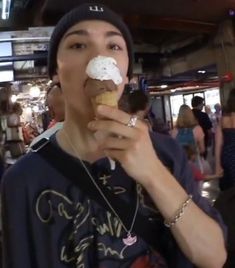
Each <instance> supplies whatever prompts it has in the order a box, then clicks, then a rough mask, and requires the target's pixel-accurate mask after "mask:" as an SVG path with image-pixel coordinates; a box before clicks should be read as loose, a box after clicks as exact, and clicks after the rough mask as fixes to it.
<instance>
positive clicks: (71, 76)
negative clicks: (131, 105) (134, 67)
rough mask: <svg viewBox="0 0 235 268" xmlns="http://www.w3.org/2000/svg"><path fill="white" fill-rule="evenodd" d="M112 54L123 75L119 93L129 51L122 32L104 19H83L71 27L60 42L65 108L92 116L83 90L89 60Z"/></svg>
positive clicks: (124, 80) (59, 72)
mask: <svg viewBox="0 0 235 268" xmlns="http://www.w3.org/2000/svg"><path fill="white" fill-rule="evenodd" d="M98 55H102V56H108V57H113V58H114V59H115V60H116V61H117V66H118V68H119V69H120V72H121V75H122V77H123V82H122V84H120V85H118V95H119V97H120V96H121V94H122V91H123V89H124V84H125V83H127V81H128V79H127V69H128V64H129V60H128V51H127V47H126V43H125V40H124V38H123V37H122V35H121V33H120V31H119V30H118V29H117V28H116V27H115V26H113V25H112V24H109V23H107V22H104V21H95V20H93V21H83V22H80V23H77V24H76V25H74V26H73V27H71V28H70V29H69V30H68V31H67V32H66V33H65V35H64V37H63V39H62V40H61V42H60V45H59V49H58V54H57V66H58V67H57V74H58V75H57V77H58V80H59V82H60V84H61V88H62V89H63V92H64V98H65V103H66V109H68V110H70V111H73V112H75V113H79V114H80V115H82V116H88V117H91V116H92V117H93V110H92V106H91V102H90V99H89V98H88V96H87V95H86V93H85V91H84V87H85V84H86V80H87V79H88V76H87V74H86V72H85V70H86V67H87V64H88V62H89V61H90V60H91V59H92V58H94V57H96V56H98Z"/></svg>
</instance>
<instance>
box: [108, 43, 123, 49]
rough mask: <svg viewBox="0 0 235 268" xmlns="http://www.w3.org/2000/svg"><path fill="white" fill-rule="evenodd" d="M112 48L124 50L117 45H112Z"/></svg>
mask: <svg viewBox="0 0 235 268" xmlns="http://www.w3.org/2000/svg"><path fill="white" fill-rule="evenodd" d="M110 48H111V49H112V50H122V48H121V47H120V46H119V45H117V44H111V45H110Z"/></svg>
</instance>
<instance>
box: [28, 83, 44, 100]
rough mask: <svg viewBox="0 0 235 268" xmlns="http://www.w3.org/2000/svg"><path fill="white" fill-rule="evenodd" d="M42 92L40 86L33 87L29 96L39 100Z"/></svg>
mask: <svg viewBox="0 0 235 268" xmlns="http://www.w3.org/2000/svg"><path fill="white" fill-rule="evenodd" d="M40 93H41V90H40V88H39V87H38V86H33V87H31V88H30V90H29V95H30V96H31V97H33V98H38V97H39V96H40Z"/></svg>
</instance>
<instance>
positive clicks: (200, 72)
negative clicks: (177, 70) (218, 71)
mask: <svg viewBox="0 0 235 268" xmlns="http://www.w3.org/2000/svg"><path fill="white" fill-rule="evenodd" d="M197 72H198V73H199V74H205V73H206V71H205V70H198V71H197Z"/></svg>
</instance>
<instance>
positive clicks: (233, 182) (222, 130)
mask: <svg viewBox="0 0 235 268" xmlns="http://www.w3.org/2000/svg"><path fill="white" fill-rule="evenodd" d="M215 142H216V145H215V172H216V174H218V175H220V176H222V179H221V181H220V186H221V189H222V190H225V189H227V188H230V187H232V186H235V88H233V89H232V90H231V91H230V93H229V96H228V100H227V102H226V105H225V107H224V108H223V109H222V116H221V119H220V122H219V124H218V127H217V129H216V135H215Z"/></svg>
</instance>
